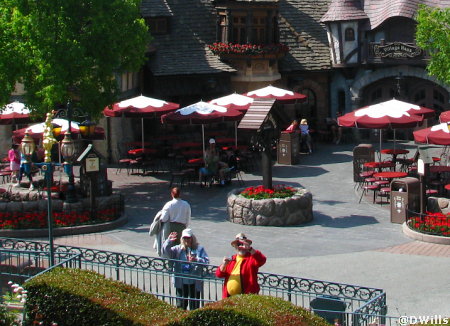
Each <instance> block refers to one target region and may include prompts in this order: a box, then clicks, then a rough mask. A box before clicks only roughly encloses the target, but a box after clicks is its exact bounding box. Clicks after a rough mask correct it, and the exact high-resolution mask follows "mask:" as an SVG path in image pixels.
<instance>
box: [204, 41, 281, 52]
mask: <svg viewBox="0 0 450 326" xmlns="http://www.w3.org/2000/svg"><path fill="white" fill-rule="evenodd" d="M208 47H209V49H210V50H211V51H212V52H213V53H214V54H217V55H223V54H243V55H259V54H285V53H287V52H289V47H288V46H287V45H285V44H280V43H278V44H233V43H222V42H217V43H213V44H212V45H208Z"/></svg>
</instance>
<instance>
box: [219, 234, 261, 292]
mask: <svg viewBox="0 0 450 326" xmlns="http://www.w3.org/2000/svg"><path fill="white" fill-rule="evenodd" d="M231 245H232V246H233V247H234V248H235V249H236V251H237V254H236V255H233V257H231V259H230V258H228V257H225V258H224V259H223V262H222V264H221V265H220V266H219V268H218V269H217V270H216V276H217V277H221V278H225V282H224V284H223V291H222V298H227V297H229V296H232V295H236V294H248V293H255V294H257V293H258V292H259V284H258V270H259V268H260V267H261V266H262V265H264V264H265V263H266V256H264V255H263V254H262V253H261V251H259V250H255V249H253V247H252V240H250V239H247V237H246V236H245V234H243V233H239V234H237V235H236V239H235V240H233V241H232V242H231Z"/></svg>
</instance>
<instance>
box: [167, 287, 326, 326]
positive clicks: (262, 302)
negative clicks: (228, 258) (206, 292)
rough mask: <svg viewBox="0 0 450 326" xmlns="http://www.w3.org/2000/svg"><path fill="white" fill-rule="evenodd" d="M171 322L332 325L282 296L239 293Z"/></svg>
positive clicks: (183, 325)
mask: <svg viewBox="0 0 450 326" xmlns="http://www.w3.org/2000/svg"><path fill="white" fill-rule="evenodd" d="M168 325H169V326H198V325H202V326H213V325H221V326H241V325H251V326H285V325H290V326H329V324H328V323H327V322H326V321H325V320H324V319H322V318H320V317H318V316H314V315H313V314H312V313H311V312H309V311H307V310H305V309H304V308H301V307H297V306H294V305H293V304H292V303H290V302H287V301H284V300H282V299H280V298H275V297H270V296H262V295H254V294H249V295H238V296H233V297H230V298H227V299H225V300H222V301H218V302H214V303H211V304H208V305H206V306H205V307H204V308H201V309H198V310H195V311H193V312H191V313H190V314H189V315H188V316H186V317H184V318H183V319H181V320H177V321H174V322H171V323H169V324H168Z"/></svg>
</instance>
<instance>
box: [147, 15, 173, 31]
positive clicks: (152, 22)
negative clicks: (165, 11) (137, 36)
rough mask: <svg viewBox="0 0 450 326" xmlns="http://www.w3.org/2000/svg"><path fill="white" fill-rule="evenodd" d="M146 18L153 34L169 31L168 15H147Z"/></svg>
mask: <svg viewBox="0 0 450 326" xmlns="http://www.w3.org/2000/svg"><path fill="white" fill-rule="evenodd" d="M145 20H146V22H147V25H148V27H149V29H150V33H151V34H153V35H163V34H168V33H169V18H168V17H147V18H146V19H145Z"/></svg>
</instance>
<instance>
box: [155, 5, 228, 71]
mask: <svg viewBox="0 0 450 326" xmlns="http://www.w3.org/2000/svg"><path fill="white" fill-rule="evenodd" d="M166 1H167V4H168V5H169V7H170V9H171V11H172V13H173V17H172V18H170V20H169V21H170V23H169V30H170V33H169V34H168V35H154V36H153V42H152V46H153V47H155V48H156V52H155V54H154V55H152V56H151V57H150V60H149V65H150V69H151V71H152V72H153V74H154V75H155V76H169V75H190V74H213V73H222V72H234V71H236V70H235V69H234V68H232V67H230V66H229V65H227V64H225V63H223V62H221V61H220V60H219V57H218V56H216V55H214V54H213V53H212V52H211V51H210V50H209V49H208V47H207V45H208V44H212V43H214V42H215V41H216V38H215V35H216V34H215V33H216V25H215V24H216V16H215V11H214V8H213V7H212V6H211V3H210V1H208V0H166Z"/></svg>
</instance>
